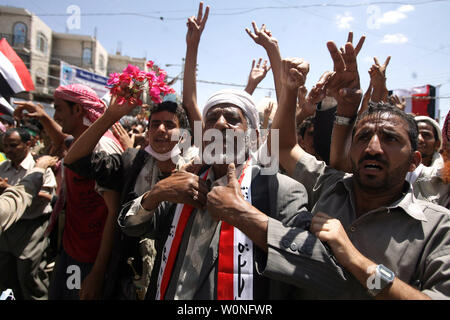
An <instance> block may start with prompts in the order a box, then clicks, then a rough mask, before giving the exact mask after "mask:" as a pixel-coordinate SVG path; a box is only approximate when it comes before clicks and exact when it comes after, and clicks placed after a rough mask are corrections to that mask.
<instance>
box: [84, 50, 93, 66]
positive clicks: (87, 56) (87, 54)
mask: <svg viewBox="0 0 450 320" xmlns="http://www.w3.org/2000/svg"><path fill="white" fill-rule="evenodd" d="M82 59H83V65H91V64H92V50H91V48H84V49H83V58H82Z"/></svg>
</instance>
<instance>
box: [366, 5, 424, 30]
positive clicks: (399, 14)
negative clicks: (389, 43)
mask: <svg viewBox="0 0 450 320" xmlns="http://www.w3.org/2000/svg"><path fill="white" fill-rule="evenodd" d="M414 10H415V8H414V6H412V5H409V4H408V5H402V6H400V7H398V8H397V9H396V10H390V11H386V12H385V13H383V14H382V13H381V10H380V8H379V7H377V6H376V8H372V9H371V11H368V13H369V14H372V15H371V16H369V20H368V21H370V26H372V28H374V29H380V28H381V27H382V26H383V25H389V24H395V23H398V22H400V21H401V20H404V19H406V18H407V17H408V16H407V15H406V13H408V12H411V11H414Z"/></svg>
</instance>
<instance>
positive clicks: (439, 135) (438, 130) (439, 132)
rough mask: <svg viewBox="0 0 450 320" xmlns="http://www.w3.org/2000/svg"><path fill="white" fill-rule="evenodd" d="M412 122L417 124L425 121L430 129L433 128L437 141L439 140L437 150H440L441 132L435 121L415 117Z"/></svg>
mask: <svg viewBox="0 0 450 320" xmlns="http://www.w3.org/2000/svg"><path fill="white" fill-rule="evenodd" d="M414 120H415V121H416V123H417V122H421V121H425V122H428V123H429V124H430V125H431V126H432V127H434V128H435V129H436V133H437V135H438V136H437V139H438V140H439V148H438V150H439V149H440V148H441V145H442V132H441V128H440V127H439V124H438V123H437V122H436V120H434V119H432V118H430V117H427V116H415V117H414Z"/></svg>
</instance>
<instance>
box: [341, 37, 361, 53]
mask: <svg viewBox="0 0 450 320" xmlns="http://www.w3.org/2000/svg"><path fill="white" fill-rule="evenodd" d="M365 40H366V36H361V38H360V39H359V41H358V43H357V44H356V47H354V48H355V55H356V56H357V55H358V53H359V52H360V51H361V48H362V46H363V44H364V41H365ZM347 43H351V44H352V45H353V32H352V31H350V32H349V33H348V37H347ZM341 53H343V54H344V53H345V47H341Z"/></svg>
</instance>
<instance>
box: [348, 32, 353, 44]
mask: <svg viewBox="0 0 450 320" xmlns="http://www.w3.org/2000/svg"><path fill="white" fill-rule="evenodd" d="M347 42H350V43H353V31H350V32H349V33H348V37H347Z"/></svg>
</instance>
